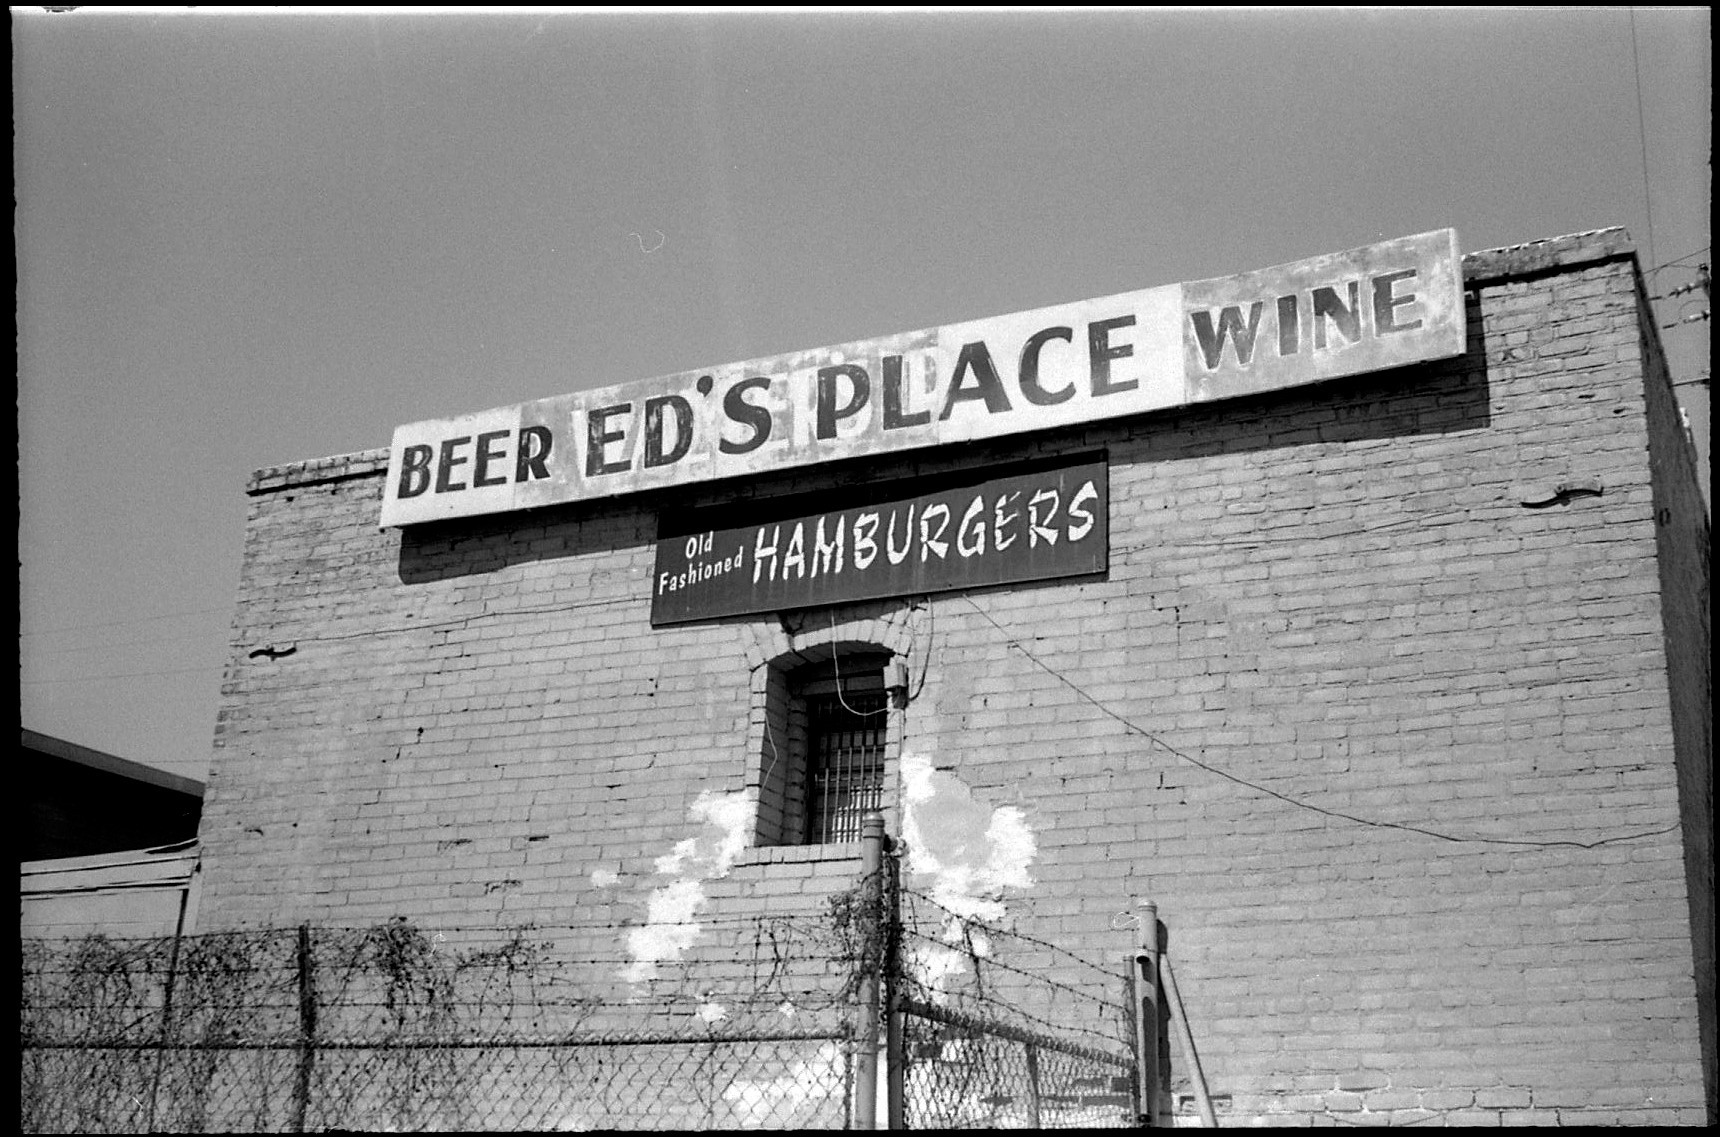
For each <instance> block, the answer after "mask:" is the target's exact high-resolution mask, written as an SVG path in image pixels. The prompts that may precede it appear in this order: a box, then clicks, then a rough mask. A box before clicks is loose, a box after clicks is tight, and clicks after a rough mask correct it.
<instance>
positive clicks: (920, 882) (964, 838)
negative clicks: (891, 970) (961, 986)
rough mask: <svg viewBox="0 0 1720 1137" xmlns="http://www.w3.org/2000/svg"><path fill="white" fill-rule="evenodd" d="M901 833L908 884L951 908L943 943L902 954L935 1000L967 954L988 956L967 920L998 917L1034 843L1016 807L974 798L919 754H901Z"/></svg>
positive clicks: (1026, 880)
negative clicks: (1005, 895)
mask: <svg viewBox="0 0 1720 1137" xmlns="http://www.w3.org/2000/svg"><path fill="white" fill-rule="evenodd" d="M902 838H903V840H905V841H906V842H907V845H908V857H907V864H906V866H905V867H906V869H907V871H908V874H909V885H910V887H913V888H915V889H918V890H920V891H922V892H924V893H925V894H926V895H928V896H930V897H931V898H932V900H933V901H935V902H936V903H937V904H938V905H939V906H941V907H942V908H944V909H945V910H946V911H947V912H949V913H950V915H948V916H947V917H946V918H945V920H944V927H943V932H942V936H941V939H942V941H943V943H942V944H941V945H922V946H919V947H917V948H916V949H915V950H914V951H912V952H911V953H910V956H909V958H908V959H907V960H906V963H907V965H908V967H909V968H911V969H912V970H913V972H914V974H915V975H916V976H917V977H918V978H919V980H920V981H921V982H922V983H924V984H925V985H926V986H927V987H928V988H929V989H930V991H931V993H932V996H933V998H934V999H937V998H938V995H939V993H940V992H942V991H943V990H944V989H945V984H946V983H947V982H948V981H949V979H950V978H951V977H952V976H955V975H959V974H961V973H963V972H965V971H966V970H967V967H968V960H969V959H970V958H972V957H979V956H985V955H989V954H990V952H991V944H990V941H989V940H987V939H986V937H985V935H984V934H983V933H982V932H980V931H979V930H977V929H975V928H974V927H973V926H972V925H971V924H970V923H969V921H972V920H984V921H989V922H992V923H997V922H1000V921H1002V920H1003V919H1004V918H1005V916H1006V915H1007V914H1008V908H1007V906H1006V905H1005V903H1004V893H1005V890H1007V889H1018V890H1020V889H1027V888H1031V887H1032V886H1033V878H1032V876H1031V875H1030V874H1029V872H1028V868H1029V866H1030V865H1031V864H1032V863H1033V858H1034V856H1035V854H1037V852H1038V845H1037V843H1036V842H1035V840H1034V837H1033V831H1032V830H1031V829H1029V828H1028V827H1027V817H1026V815H1025V814H1024V813H1023V812H1022V810H1020V809H1018V808H1016V807H1015V806H1009V805H1005V806H997V807H995V808H994V807H992V806H989V805H987V804H985V803H984V802H982V801H979V800H978V799H976V798H975V797H974V796H973V791H972V790H970V789H969V788H968V787H967V786H966V785H965V784H963V783H962V781H961V780H960V779H959V778H957V777H956V776H955V775H954V774H952V773H950V772H948V771H946V770H937V769H934V768H933V767H932V762H931V759H930V758H928V757H926V756H925V755H921V754H904V755H903V756H902Z"/></svg>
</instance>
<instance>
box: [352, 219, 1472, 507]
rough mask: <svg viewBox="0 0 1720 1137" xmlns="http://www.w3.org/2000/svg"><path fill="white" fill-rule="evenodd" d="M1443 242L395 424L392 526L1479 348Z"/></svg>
mask: <svg viewBox="0 0 1720 1137" xmlns="http://www.w3.org/2000/svg"><path fill="white" fill-rule="evenodd" d="M1464 336H1465V327H1464V305H1463V277H1462V264H1461V261H1460V258H1459V254H1458V250H1457V234H1456V232H1455V231H1453V230H1451V229H1441V230H1438V231H1436V232H1432V233H1423V234H1420V235H1418V236H1414V237H1403V238H1400V239H1398V240H1395V241H1386V242H1383V243H1381V244H1377V245H1368V246H1366V247H1364V248H1360V249H1352V250H1350V251H1349V252H1344V253H1332V254H1328V255H1326V256H1320V257H1314V258H1311V259H1309V260H1305V261H1297V262H1295V263H1294V264H1287V265H1279V266H1277V267H1276V268H1269V269H1262V270H1260V271H1258V272H1250V273H1243V274H1241V275H1239V276H1230V277H1222V278H1219V279H1216V280H1203V281H1197V282H1194V283H1190V284H1171V285H1165V286H1163V287H1159V288H1148V289H1144V290H1142V291H1139V292H1125V293H1122V294H1120V295H1117V296H1107V297H1104V298H1102V299H1098V300H1082V301H1078V302H1076V303H1072V304H1059V305H1055V306H1053V307H1050V308H1039V309H1035V310H1033V311H1030V312H1016V313H1014V314H1012V315H1007V316H996V317H993V318H991V319H986V320H973V321H970V322H968V323H962V324H946V325H944V326H942V327H937V328H929V329H926V330H924V331H918V332H905V333H902V334H899V335H893V336H884V337H882V338H879V339H872V340H864V341H861V342H859V343H851V344H842V345H840V346H836V347H824V348H816V349H814V350H811V351H799V352H790V353H788V354H786V355H777V356H771V357H769V358H766V359H755V360H749V361H747V362H745V363H729V364H724V365H722V366H720V367H711V368H704V369H700V370H697V371H688V372H684V373H682V374H678V375H668V376H664V377H662V378H658V379H645V380H640V381H638V382H632V383H623V384H618V385H616V386H611V387H600V388H596V389H593V390H586V391H579V392H575V393H574V394H570V395H560V396H557V397H554V398H549V399H539V400H537V401H535V402H529V403H519V404H516V405H514V406H509V407H498V408H496V409H494V410H489V411H482V412H479V413H477V414H470V415H462V416H460V417H458V418H452V419H436V420H431V421H428V422H415V423H409V424H407V425H405V426H402V427H400V428H398V429H397V430H395V432H394V443H393V448H392V450H391V452H390V454H389V461H388V485H387V490H386V495H385V497H384V499H383V505H382V522H381V523H382V524H383V525H384V526H391V525H411V524H415V523H417V522H422V521H434V520H440V519H443V518H452V517H465V516H471V515H474V514H482V513H499V512H503V511H506V510H514V509H531V508H534V507H537V506H543V505H552V504H555V503H558V502H570V501H582V500H585V499H589V498H601V497H612V496H614V495H617V494H626V493H636V492H638V491H640V490H649V489H661V488H664V487H669V486H678V485H686V484H689V483H692V482H704V481H711V480H713V479H717V478H733V477H741V476H744V475H749V474H760V473H764V472H766V471H773V470H784V469H790V468H793V467H797V466H810V465H813V464H816V463H820V462H829V461H834V460H836V459H841V458H852V457H856V456H860V455H871V454H886V453H892V452H895V451H901V450H914V449H919V448H922V447H927V446H940V445H943V444H945V443H950V442H968V441H972V440H974V439H982V438H996V437H1000V436H1003V435H1009V434H1020V433H1024V432H1027V431H1039V430H1048V429H1051V428H1053V427H1060V426H1069V425H1072V424H1076V423H1084V422H1094V421H1097V420H1101V419H1110V418H1117V417H1119V416H1122V415H1132V414H1140V413H1142V412H1145V411H1154V410H1161V409H1163V408H1166V407H1176V406H1183V405H1187V404H1190V403H1199V402H1206V401H1209V400H1214V399H1227V398H1233V397H1235V396H1239V395H1248V394H1254V393H1256V392H1261V391H1272V390H1278V389H1280V388H1284V387H1295V386H1299V385H1301V384H1305V383H1314V382H1319V381H1321V380H1324V379H1334V378H1338V377H1340V376H1345V375H1356V374H1361V373H1363V372H1369V371H1380V370H1384V369H1387V368H1392V367H1400V366H1403V365H1405V364H1410V363H1420V362H1425V361H1428V360H1435V359H1445V358H1450V357H1452V356H1456V355H1461V354H1462V353H1463V349H1464Z"/></svg>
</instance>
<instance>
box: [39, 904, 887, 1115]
mask: <svg viewBox="0 0 1720 1137" xmlns="http://www.w3.org/2000/svg"><path fill="white" fill-rule="evenodd" d="M704 930H705V932H706V933H707V936H708V938H709V939H710V940H711V941H712V944H711V946H712V949H713V952H714V956H713V958H710V959H704V960H695V961H673V962H665V963H663V964H662V965H661V968H660V971H661V974H660V975H659V976H658V977H656V978H655V979H653V980H652V981H650V982H648V983H631V984H630V983H626V982H623V981H622V980H621V979H620V978H617V977H618V976H619V975H620V974H621V972H622V969H623V967H624V965H625V963H626V961H625V960H623V959H621V958H619V957H606V958H589V957H586V958H580V959H568V958H565V957H560V956H558V954H557V953H556V952H555V950H554V948H555V945H554V943H553V941H552V940H550V939H547V938H545V936H544V935H543V934H542V933H538V932H536V931H535V930H530V929H528V930H525V931H522V932H518V933H515V934H513V935H512V936H511V937H510V938H508V939H506V940H505V941H503V942H494V940H492V941H491V942H488V943H483V942H468V943H467V944H466V945H464V946H456V945H454V944H452V943H447V942H439V941H443V940H445V939H446V937H444V936H443V935H442V934H440V933H438V934H436V935H434V936H432V935H429V934H426V933H425V932H424V931H423V930H421V929H419V928H416V927H414V926H412V925H411V924H408V923H406V922H404V921H394V922H391V923H389V924H386V925H383V926H381V927H377V928H369V929H357V930H337V929H311V928H302V929H296V930H289V931H284V932H282V931H259V932H252V933H243V934H228V935H217V936H201V937H188V938H185V939H182V940H179V941H175V940H171V939H165V940H132V941H119V940H111V939H107V938H104V937H100V936H94V937H90V938H88V939H85V940H83V941H78V942H75V943H68V944H49V943H40V942H37V943H28V944H26V945H25V950H24V960H23V964H24V967H23V976H22V986H21V991H22V996H23V997H22V1000H21V1011H22V1014H21V1022H20V1041H21V1044H22V1046H21V1059H20V1090H21V1093H20V1105H21V1116H20V1122H21V1128H22V1129H23V1130H24V1131H25V1132H99V1133H119V1132H151V1131H155V1132H307V1131H308V1132H318V1131H325V1130H333V1129H341V1130H360V1131H371V1132H382V1131H424V1130H437V1131H444V1130H445V1131H465V1130H473V1131H486V1130H487V1131H515V1130H547V1131H553V1130H563V1131H570V1130H584V1129H599V1128H601V1129H737V1128H844V1127H846V1126H847V1124H848V1122H849V1119H850V1117H851V1112H852V1097H853V1090H854V1085H853V1081H854V1079H853V1067H854V1063H853V1051H854V1043H853V1032H852V1020H853V988H852V984H851V983H850V982H849V978H848V974H847V973H848V972H849V971H851V969H852V961H851V959H850V958H849V957H851V956H852V954H853V953H852V950H851V948H848V947H845V946H844V945H843V944H842V943H841V942H840V937H834V938H833V936H832V935H831V931H832V928H831V923H830V921H828V920H806V921H796V920H791V919H781V918H772V919H768V920H748V921H727V922H724V921H711V922H708V923H707V925H706V926H705V928H704ZM558 931H559V932H563V933H565V932H567V931H586V932H589V930H588V929H585V930H574V929H560V930H558ZM489 935H490V936H491V937H494V936H495V935H496V933H495V932H493V931H491V932H490V933H489ZM473 938H474V937H470V936H468V937H467V939H468V941H471V940H472V939H473ZM582 938H583V937H582Z"/></svg>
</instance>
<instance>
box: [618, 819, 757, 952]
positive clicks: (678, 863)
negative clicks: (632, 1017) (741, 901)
mask: <svg viewBox="0 0 1720 1137" xmlns="http://www.w3.org/2000/svg"><path fill="white" fill-rule="evenodd" d="M691 813H692V817H693V819H694V820H696V821H699V822H702V823H703V824H702V826H701V828H700V831H699V833H698V835H697V836H694V837H688V838H686V839H685V840H683V841H678V842H676V843H675V847H674V848H673V849H672V850H670V851H669V852H668V853H666V854H664V855H663V856H661V857H658V858H657V860H656V862H655V865H654V867H655V868H656V870H657V874H658V875H659V876H665V877H671V878H673V879H671V880H669V881H668V882H667V883H665V884H662V885H660V886H658V887H657V888H654V889H652V890H651V895H650V896H649V897H648V898H647V899H646V901H645V923H644V925H643V926H642V927H638V928H634V929H633V930H632V931H631V932H629V933H627V948H628V952H629V953H630V954H631V955H632V956H633V962H632V963H629V964H628V965H627V966H625V967H623V968H622V969H621V978H622V981H623V982H626V983H644V982H647V981H648V980H651V979H655V978H656V977H657V965H658V964H659V963H672V962H674V961H675V960H678V959H680V958H681V956H682V954H683V953H685V952H686V950H687V949H688V948H689V947H691V946H692V945H693V943H694V941H695V940H697V939H698V938H699V924H698V923H697V922H696V921H695V920H694V919H693V917H694V916H695V915H697V914H698V911H699V909H700V907H702V906H703V905H704V903H705V888H704V884H705V882H706V881H708V880H716V879H718V878H720V877H724V876H727V875H728V873H729V870H730V869H732V868H733V867H734V864H735V861H736V859H738V858H739V857H740V855H741V851H742V850H743V849H745V848H746V847H747V835H748V834H749V833H751V832H752V828H753V820H754V818H755V817H756V815H757V813H758V801H757V800H756V799H755V798H754V796H753V794H752V792H751V791H749V790H737V791H735V792H734V793H728V794H719V793H712V792H710V791H706V792H705V793H702V794H700V795H699V797H698V800H697V801H695V802H694V803H693V808H692V810H691Z"/></svg>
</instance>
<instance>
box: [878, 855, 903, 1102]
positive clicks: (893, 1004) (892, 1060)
mask: <svg viewBox="0 0 1720 1137" xmlns="http://www.w3.org/2000/svg"><path fill="white" fill-rule="evenodd" d="M884 841H885V843H886V844H887V845H889V846H890V848H889V849H887V850H885V853H886V856H887V859H886V860H885V861H884V862H883V864H884V865H885V877H884V888H885V896H886V898H887V899H886V901H885V904H884V919H885V921H886V922H887V923H886V927H885V931H884V1015H885V1018H884V1094H885V1098H884V1114H885V1120H884V1124H885V1126H886V1127H887V1128H890V1129H906V1128H907V1127H908V1101H907V1096H906V1092H905V1087H906V1084H907V1074H908V1056H907V1047H906V1046H904V1045H903V1038H902V1029H903V1022H902V1006H901V1003H902V991H901V986H900V983H899V980H900V977H901V967H902V861H901V858H902V853H903V850H902V846H901V844H900V843H899V842H893V841H891V840H890V838H889V837H885V838H884Z"/></svg>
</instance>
